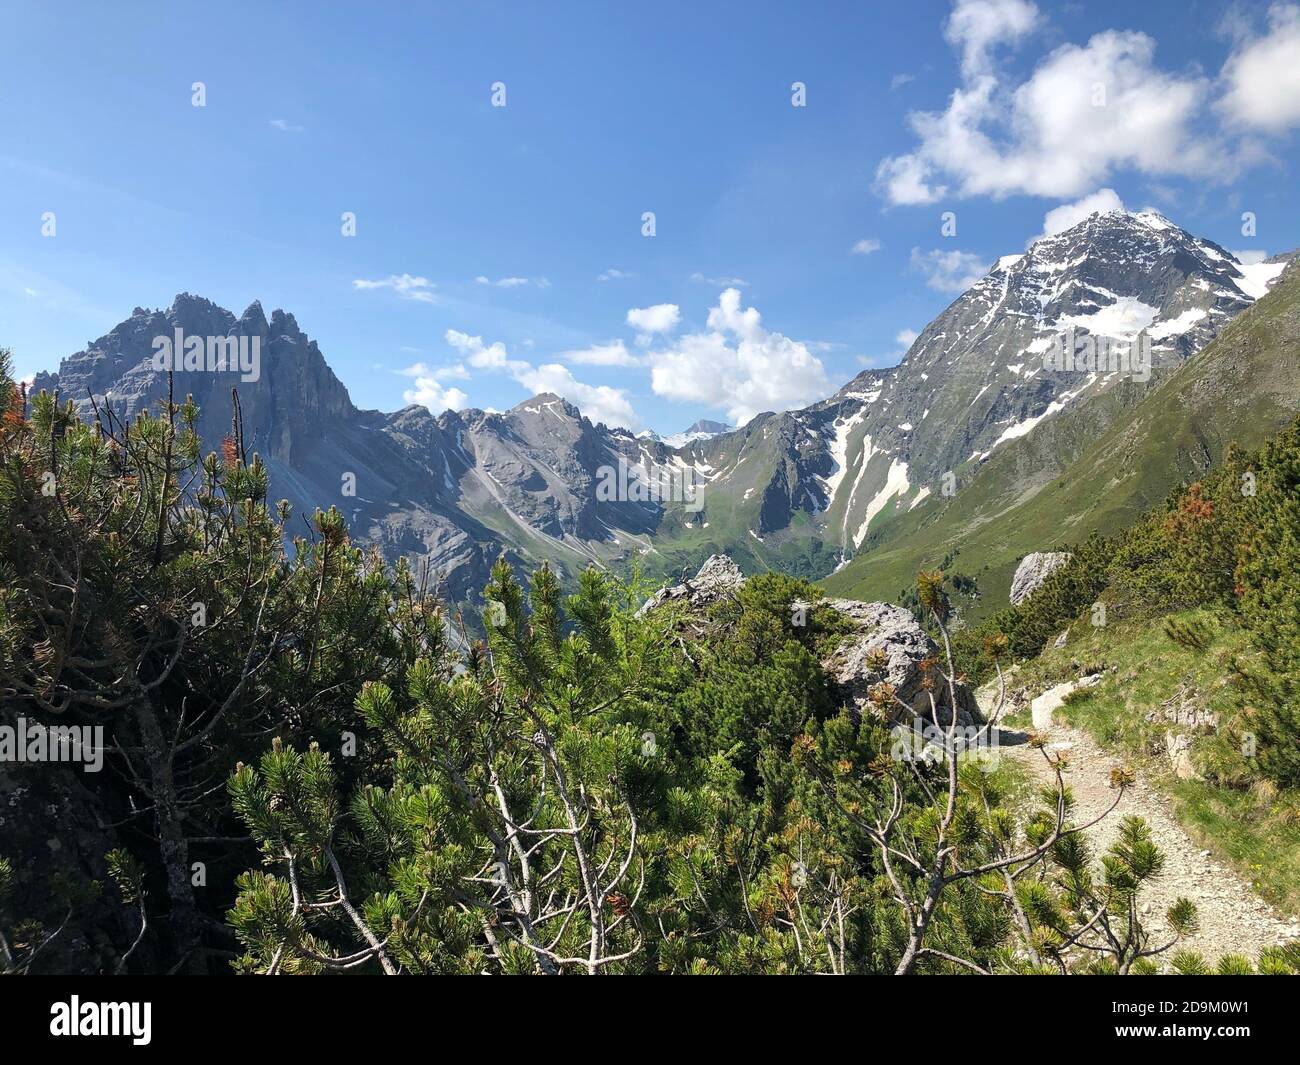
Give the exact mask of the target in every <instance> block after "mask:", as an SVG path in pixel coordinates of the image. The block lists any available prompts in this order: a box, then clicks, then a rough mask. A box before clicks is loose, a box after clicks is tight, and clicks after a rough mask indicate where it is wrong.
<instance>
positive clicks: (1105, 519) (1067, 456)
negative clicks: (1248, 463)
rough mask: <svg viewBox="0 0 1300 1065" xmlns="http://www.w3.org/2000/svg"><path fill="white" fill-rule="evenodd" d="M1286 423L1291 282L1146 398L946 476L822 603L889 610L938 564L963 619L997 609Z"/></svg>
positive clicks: (1098, 403) (1097, 412)
mask: <svg viewBox="0 0 1300 1065" xmlns="http://www.w3.org/2000/svg"><path fill="white" fill-rule="evenodd" d="M1297 411H1300V270H1297V269H1291V270H1289V271H1288V272H1287V273H1286V275H1284V277H1283V278H1282V279H1281V280H1280V281H1279V282H1278V283H1277V284H1276V285H1275V286H1274V288H1273V290H1272V291H1271V292H1270V293H1269V294H1268V295H1267V296H1265V297H1264V298H1263V299H1261V300H1260V301H1259V302H1258V303H1257V304H1255V305H1254V306H1253V307H1251V308H1250V309H1249V310H1247V311H1245V312H1243V313H1242V314H1241V315H1240V316H1239V317H1237V318H1236V319H1235V320H1234V321H1233V322H1231V323H1230V324H1229V325H1228V326H1227V327H1226V328H1225V329H1224V330H1223V332H1222V333H1221V334H1220V335H1219V337H1218V338H1217V339H1216V340H1215V341H1214V342H1213V343H1211V344H1210V345H1208V346H1207V347H1206V348H1205V350H1204V351H1202V352H1201V353H1200V354H1199V355H1197V356H1196V357H1195V358H1193V359H1192V360H1190V361H1189V362H1188V363H1187V364H1185V365H1184V366H1182V367H1180V368H1178V369H1177V370H1176V371H1174V372H1173V373H1172V374H1170V375H1169V376H1168V378H1167V379H1166V380H1165V381H1164V382H1162V383H1161V384H1160V385H1159V386H1157V387H1155V388H1153V389H1141V388H1140V387H1139V386H1136V385H1133V384H1131V383H1121V384H1120V385H1118V386H1117V387H1115V388H1112V389H1110V390H1108V392H1106V393H1104V394H1102V395H1101V396H1098V397H1096V398H1095V399H1093V400H1091V401H1089V402H1087V403H1084V404H1081V405H1080V406H1079V407H1078V408H1076V409H1073V410H1070V409H1067V410H1065V411H1063V412H1062V413H1060V414H1059V415H1057V416H1056V417H1054V418H1052V419H1049V420H1048V421H1047V422H1045V423H1044V424H1043V425H1042V426H1040V427H1039V428H1037V429H1036V430H1035V431H1034V432H1032V433H1030V434H1029V435H1028V436H1026V437H1024V438H1023V439H1021V440H1017V441H1014V442H1012V443H1011V444H1008V445H1006V446H1005V447H1003V448H1000V449H999V450H998V451H997V452H996V453H995V454H994V456H993V457H992V458H991V459H989V460H988V461H987V462H986V463H985V464H984V465H983V466H982V467H979V468H977V469H970V468H969V467H968V468H967V470H959V471H957V472H958V491H957V494H956V495H955V496H954V497H953V498H951V499H944V498H942V497H940V498H936V499H932V500H929V501H927V503H926V504H924V505H923V506H921V507H918V508H917V510H916V511H914V512H912V513H910V514H908V515H906V516H905V517H902V518H900V519H898V520H896V521H894V522H892V523H890V524H888V525H887V526H885V527H884V528H882V529H881V530H880V532H879V533H878V534H877V535H876V537H875V538H874V543H869V545H868V547H867V549H866V550H865V552H864V553H862V554H859V556H858V557H857V558H856V559H854V560H853V562H851V563H850V564H849V565H848V566H846V567H844V569H842V570H840V571H839V572H838V573H834V574H832V575H831V576H829V577H827V578H826V579H825V580H824V581H823V582H822V583H823V584H824V586H825V587H826V588H827V590H828V591H830V592H832V593H834V594H836V595H845V596H852V597H854V598H859V599H878V598H891V597H892V598H896V597H897V596H898V594H899V591H900V590H901V589H904V588H909V587H911V586H912V585H913V583H914V578H915V574H916V571H917V570H918V569H920V568H922V567H926V566H929V567H933V566H936V565H938V564H940V563H941V562H942V561H943V560H944V559H945V558H946V557H949V556H951V563H950V569H951V570H952V571H953V572H959V573H963V574H966V575H968V576H971V577H974V578H975V579H976V580H977V581H978V583H979V588H980V593H981V599H980V601H979V602H978V603H977V604H976V605H975V606H974V607H973V608H972V615H973V616H976V617H978V616H983V615H986V614H989V613H992V612H993V611H995V610H998V609H1000V608H1002V607H1003V606H1005V605H1006V603H1007V594H1008V592H1009V590H1010V586H1011V576H1012V574H1013V572H1014V571H1015V567H1016V564H1017V562H1018V561H1019V560H1020V559H1021V558H1022V557H1023V556H1024V555H1026V554H1027V553H1029V552H1031V551H1043V550H1051V549H1054V548H1058V547H1066V546H1069V545H1071V544H1074V543H1078V542H1080V541H1082V540H1083V539H1085V538H1086V537H1087V536H1088V535H1089V534H1090V533H1092V532H1102V533H1111V532H1115V531H1117V530H1119V529H1121V528H1124V527H1126V526H1127V525H1129V524H1130V523H1131V522H1132V521H1133V520H1134V519H1135V518H1136V517H1137V516H1138V515H1140V514H1141V513H1143V512H1144V511H1146V510H1147V509H1148V508H1150V507H1151V506H1153V505H1155V504H1156V503H1158V502H1159V501H1160V500H1161V499H1163V498H1164V497H1165V496H1166V495H1167V493H1168V492H1169V490H1170V489H1171V488H1172V487H1174V486H1175V485H1177V484H1178V483H1180V482H1182V481H1185V480H1189V479H1193V478H1195V477H1197V476H1199V475H1200V474H1201V473H1203V472H1204V471H1205V470H1206V469H1207V468H1208V467H1210V466H1212V465H1213V464H1214V463H1215V462H1217V461H1218V460H1219V459H1220V458H1221V456H1222V455H1223V452H1224V450H1225V448H1226V447H1227V445H1228V444H1229V443H1231V442H1234V441H1235V442H1238V443H1240V444H1242V445H1243V446H1245V447H1254V446H1256V445H1258V444H1259V443H1261V442H1262V441H1263V440H1265V439H1266V438H1268V437H1269V436H1271V435H1273V434H1274V433H1276V432H1277V431H1278V430H1279V429H1281V428H1282V426H1283V425H1285V424H1286V423H1287V422H1288V421H1289V420H1290V419H1291V418H1292V417H1293V416H1294V415H1295V413H1296V412H1297Z"/></svg>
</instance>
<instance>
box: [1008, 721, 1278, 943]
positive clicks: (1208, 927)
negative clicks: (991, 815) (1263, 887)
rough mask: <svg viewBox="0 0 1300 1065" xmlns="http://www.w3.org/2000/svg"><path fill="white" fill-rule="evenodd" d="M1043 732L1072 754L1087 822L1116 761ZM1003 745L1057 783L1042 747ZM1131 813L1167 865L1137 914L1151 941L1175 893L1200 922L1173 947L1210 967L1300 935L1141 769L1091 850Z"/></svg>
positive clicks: (1053, 745) (1041, 777) (1105, 842)
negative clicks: (1197, 834)
mask: <svg viewBox="0 0 1300 1065" xmlns="http://www.w3.org/2000/svg"><path fill="white" fill-rule="evenodd" d="M1045 716H1046V717H1047V718H1048V719H1049V720H1050V711H1049V712H1048V713H1047V714H1046V715H1045V714H1044V713H1043V711H1042V710H1041V708H1038V707H1036V708H1035V714H1034V717H1035V719H1036V721H1035V724H1036V725H1038V724H1039V723H1040V722H1041V723H1042V724H1046V723H1047V722H1046V721H1043V718H1044V717H1045ZM1048 733H1049V736H1050V741H1049V745H1048V746H1049V749H1053V750H1065V751H1068V752H1069V758H1070V769H1069V771H1068V772H1067V773H1066V782H1067V783H1068V784H1069V786H1070V789H1071V791H1072V792H1073V793H1074V799H1075V804H1076V809H1075V820H1076V821H1077V822H1079V823H1086V822H1088V821H1091V820H1092V819H1093V818H1095V817H1097V816H1099V815H1100V814H1102V813H1103V812H1104V811H1105V810H1106V809H1107V808H1108V807H1109V806H1110V804H1111V803H1112V802H1114V801H1115V792H1114V790H1113V789H1112V788H1111V786H1110V771H1111V769H1112V767H1114V766H1116V765H1119V764H1120V763H1121V759H1119V758H1117V757H1116V756H1115V755H1113V754H1111V753H1109V752H1107V751H1106V750H1104V749H1103V748H1101V747H1100V746H1098V745H1097V743H1095V742H1094V741H1093V739H1092V738H1091V737H1090V736H1089V735H1088V734H1087V733H1085V732H1083V731H1082V730H1079V729H1073V728H1070V727H1069V726H1067V725H1064V724H1060V723H1056V722H1052V724H1051V726H1050V729H1049V730H1048ZM1002 751H1003V753H1004V754H1005V755H1007V756H1008V757H1012V758H1015V759H1017V760H1018V761H1020V762H1021V763H1022V764H1024V765H1025V766H1026V767H1028V768H1029V770H1030V773H1031V774H1032V776H1033V777H1034V779H1035V781H1041V782H1042V783H1043V784H1054V780H1055V778H1054V776H1053V774H1052V773H1051V771H1050V769H1049V768H1048V766H1047V762H1046V759H1044V758H1043V756H1042V754H1041V753H1040V752H1039V751H1037V750H1034V749H1032V748H1030V747H1028V746H1027V745H1019V746H1004V747H1003V748H1002ZM1129 814H1139V815H1140V816H1142V817H1143V818H1145V819H1146V822H1147V824H1148V825H1149V826H1150V827H1151V838H1152V840H1153V841H1154V842H1155V844H1156V845H1157V846H1158V847H1159V848H1160V850H1161V851H1163V852H1164V855H1165V868H1164V871H1163V872H1162V873H1161V875H1160V876H1159V877H1158V878H1157V879H1156V880H1154V881H1153V882H1152V883H1151V884H1149V885H1148V886H1147V887H1146V888H1145V889H1144V891H1143V893H1142V896H1141V897H1142V914H1143V917H1144V918H1145V919H1146V921H1147V923H1148V926H1149V927H1150V928H1152V929H1153V930H1154V932H1155V936H1154V937H1153V939H1154V940H1155V941H1156V942H1163V941H1164V937H1165V936H1166V935H1167V933H1168V932H1169V923H1168V922H1167V921H1166V920H1165V916H1164V915H1165V911H1166V910H1168V909H1169V907H1170V906H1171V905H1172V904H1173V902H1174V900H1175V899H1176V898H1178V896H1180V895H1185V896H1186V897H1188V898H1190V899H1191V900H1192V901H1193V902H1195V903H1196V907H1197V910H1198V912H1199V915H1200V928H1199V930H1198V931H1197V933H1196V934H1195V935H1193V936H1189V937H1188V938H1187V939H1185V940H1184V941H1183V942H1182V943H1181V944H1180V945H1179V946H1178V947H1175V948H1174V950H1180V949H1188V950H1194V951H1197V952H1198V953H1200V954H1201V955H1202V956H1203V957H1205V958H1206V960H1207V961H1208V962H1209V963H1210V964H1211V965H1213V964H1214V963H1216V962H1217V961H1218V959H1219V958H1220V957H1221V956H1222V955H1224V954H1229V953H1232V954H1244V955H1245V956H1246V957H1248V958H1250V959H1251V960H1252V961H1253V960H1254V959H1255V958H1256V957H1257V956H1258V955H1259V952H1260V951H1261V950H1262V949H1263V948H1264V947H1268V946H1273V945H1275V944H1279V943H1283V942H1285V941H1287V940H1290V939H1296V938H1300V919H1294V918H1286V917H1284V916H1282V915H1280V914H1279V913H1278V912H1277V911H1276V910H1274V909H1273V908H1272V907H1271V906H1269V905H1268V903H1266V902H1265V901H1264V900H1263V899H1261V898H1260V897H1259V896H1258V895H1256V894H1255V892H1254V890H1253V889H1252V888H1251V887H1250V885H1249V884H1248V883H1246V882H1245V881H1244V880H1242V879H1241V877H1239V876H1238V875H1237V874H1236V873H1235V872H1234V871H1233V870H1231V869H1229V868H1227V867H1226V866H1224V865H1223V864H1221V863H1220V862H1217V861H1215V860H1214V859H1213V858H1211V856H1210V852H1209V851H1207V850H1205V849H1203V848H1201V847H1198V846H1197V845H1196V844H1195V843H1194V842H1193V841H1192V840H1191V839H1190V838H1189V837H1188V835H1187V832H1186V831H1185V830H1184V829H1183V827H1182V825H1180V824H1179V823H1178V820H1177V818H1176V817H1175V816H1174V812H1173V808H1172V806H1171V804H1170V802H1169V800H1168V799H1167V798H1166V797H1165V796H1164V795H1163V794H1161V793H1160V792H1159V791H1158V790H1157V789H1156V788H1155V787H1153V786H1151V785H1150V784H1149V783H1148V782H1147V780H1146V779H1145V778H1144V776H1143V775H1142V774H1141V772H1139V773H1138V777H1137V783H1136V785H1135V786H1133V787H1132V788H1130V789H1128V792H1127V793H1126V794H1125V795H1124V797H1123V798H1122V799H1121V800H1120V802H1119V805H1118V806H1117V807H1116V808H1115V810H1114V811H1113V812H1112V813H1111V814H1110V816H1108V817H1106V818H1104V819H1103V820H1102V821H1101V822H1100V823H1099V824H1097V825H1096V826H1094V827H1093V828H1092V829H1090V830H1089V837H1090V839H1091V841H1092V844H1093V849H1094V852H1095V853H1097V854H1100V853H1101V852H1103V851H1104V850H1105V849H1106V848H1107V847H1109V846H1110V844H1111V842H1112V841H1113V840H1114V839H1115V836H1116V834H1117V833H1118V830H1119V823H1120V821H1121V820H1122V819H1123V818H1124V817H1126V816H1127V815H1129ZM1174 950H1171V951H1170V952H1169V953H1170V954H1172V953H1174ZM1162 958H1164V959H1167V958H1168V955H1164V956H1162Z"/></svg>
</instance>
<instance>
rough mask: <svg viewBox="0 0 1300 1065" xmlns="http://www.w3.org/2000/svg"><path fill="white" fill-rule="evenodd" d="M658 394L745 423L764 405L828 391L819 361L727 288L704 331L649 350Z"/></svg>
mask: <svg viewBox="0 0 1300 1065" xmlns="http://www.w3.org/2000/svg"><path fill="white" fill-rule="evenodd" d="M649 358H650V365H651V377H650V384H651V387H652V388H653V389H654V391H655V393H656V394H657V395H661V396H665V397H667V398H669V399H676V400H683V401H687V402H693V403H703V404H706V405H707V406H710V407H717V408H721V409H724V410H726V412H727V416H728V419H729V420H730V421H731V422H732V424H735V425H743V424H744V423H745V422H747V421H749V420H750V419H751V418H752V417H754V415H755V414H758V413H760V412H762V411H765V410H787V409H789V408H791V407H798V406H803V405H805V404H808V403H812V402H814V401H815V400H818V399H821V398H822V397H823V396H825V395H827V394H828V393H829V392H830V391H831V386H830V382H829V381H828V380H827V377H826V371H825V369H824V368H823V366H822V364H821V362H820V361H819V360H818V359H817V358H816V357H815V356H814V355H813V354H812V353H811V352H810V351H809V350H808V346H807V345H806V344H804V343H801V342H800V341H796V340H791V339H790V338H789V337H786V336H783V335H782V334H780V333H770V332H768V331H767V330H766V329H764V328H763V325H762V319H761V317H760V315H759V313H758V311H757V309H755V308H753V307H748V308H745V309H743V310H742V309H741V306H740V292H739V290H738V289H735V288H728V289H727V290H726V291H725V292H723V293H722V295H721V296H720V297H719V299H718V305H717V306H716V307H714V308H713V309H712V310H710V311H709V317H708V323H707V331H706V332H703V333H693V334H689V335H687V336H683V337H680V338H679V339H678V340H677V342H676V343H675V344H674V346H673V347H672V349H671V350H668V351H659V352H653V353H651V355H650V357H649Z"/></svg>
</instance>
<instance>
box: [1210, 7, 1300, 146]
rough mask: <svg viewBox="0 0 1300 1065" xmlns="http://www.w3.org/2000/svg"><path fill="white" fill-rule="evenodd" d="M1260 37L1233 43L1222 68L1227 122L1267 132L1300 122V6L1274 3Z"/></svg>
mask: <svg viewBox="0 0 1300 1065" xmlns="http://www.w3.org/2000/svg"><path fill="white" fill-rule="evenodd" d="M1268 16H1269V18H1268V21H1269V30H1268V33H1267V34H1265V35H1264V36H1262V37H1251V36H1246V37H1244V38H1243V39H1242V40H1240V41H1239V43H1238V45H1237V47H1236V48H1235V49H1234V50H1233V53H1232V54H1231V55H1230V56H1229V57H1228V61H1227V62H1226V63H1225V64H1224V66H1223V75H1222V77H1223V81H1224V83H1225V92H1224V96H1223V99H1222V100H1221V101H1220V103H1219V106H1220V110H1221V111H1222V113H1223V114H1224V115H1225V116H1226V117H1227V118H1228V120H1229V121H1231V122H1235V123H1238V124H1240V125H1242V126H1250V127H1254V128H1256V129H1260V130H1264V131H1266V132H1268V133H1281V132H1284V131H1285V130H1288V129H1290V128H1292V127H1293V126H1298V125H1300V6H1297V5H1295V4H1275V5H1273V7H1272V8H1270V9H1269V13H1268Z"/></svg>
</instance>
